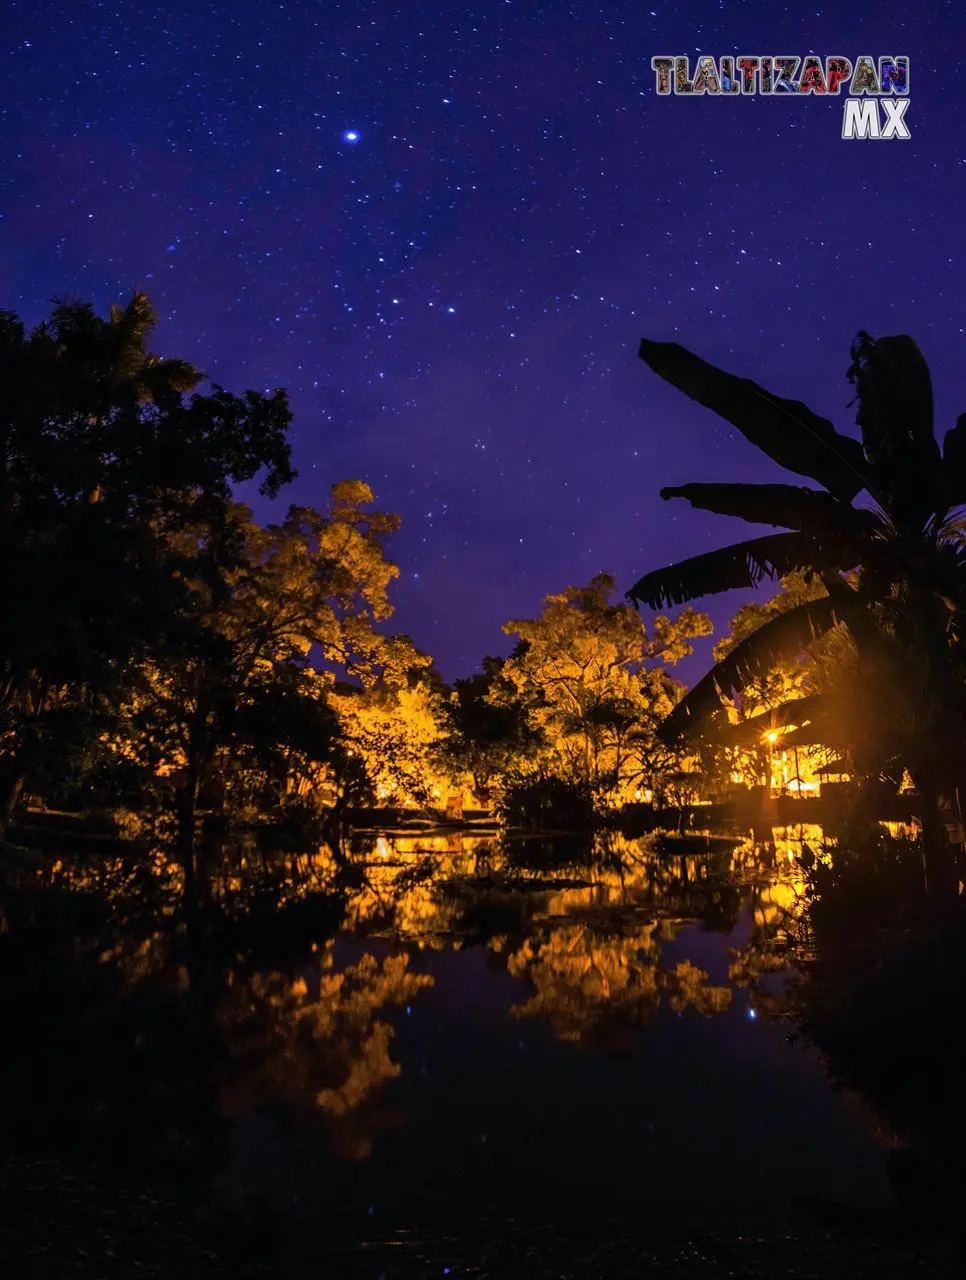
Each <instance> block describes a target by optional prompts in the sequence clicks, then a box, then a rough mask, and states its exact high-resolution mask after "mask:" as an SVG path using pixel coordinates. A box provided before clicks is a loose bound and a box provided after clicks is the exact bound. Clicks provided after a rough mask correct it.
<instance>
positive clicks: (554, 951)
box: [11, 828, 882, 1222]
mask: <svg viewBox="0 0 966 1280" xmlns="http://www.w3.org/2000/svg"><path fill="white" fill-rule="evenodd" d="M826 845H827V842H826V841H824V840H823V837H822V832H821V831H820V830H818V829H815V828H794V829H788V828H784V829H780V828H776V829H774V830H768V831H765V832H758V833H756V834H752V835H736V836H734V837H733V838H725V837H717V838H713V839H710V838H706V837H700V836H692V835H689V836H686V837H683V838H680V839H679V838H675V837H659V836H650V837H645V838H642V839H637V840H629V839H626V838H625V837H623V836H621V835H619V834H617V833H614V832H607V833H603V834H601V835H599V836H598V837H597V838H596V839H595V840H593V841H592V842H590V843H589V844H588V843H581V842H579V841H576V840H575V841H571V842H569V843H564V842H551V841H548V840H541V839H530V840H507V841H499V840H497V839H495V838H494V837H493V836H482V835H480V834H476V833H473V834H470V833H447V834H446V835H443V836H426V835H420V836H414V835H390V834H384V835H375V836H365V837H359V838H358V839H357V840H356V841H355V842H353V843H352V844H350V846H349V847H348V848H347V849H339V850H331V849H329V848H327V847H323V848H321V849H319V850H316V851H315V852H313V853H311V854H305V855H302V856H300V857H298V858H294V857H292V858H290V859H288V860H287V861H284V862H275V863H273V864H272V866H271V867H265V866H263V865H262V864H261V863H260V861H259V859H258V858H257V856H254V855H253V853H252V850H250V849H247V850H246V849H239V850H236V851H235V852H234V854H233V855H232V856H230V857H228V858H227V861H226V864H225V866H224V867H223V870H222V875H221V877H220V879H219V880H218V881H217V882H216V883H217V886H218V887H217V893H218V894H219V895H220V899H219V900H220V901H222V902H223V903H224V916H223V919H222V925H221V926H220V927H219V929H220V931H219V932H218V933H217V934H214V935H212V936H211V937H210V938H208V939H206V940H205V941H204V944H203V946H202V947H201V949H200V950H199V949H198V947H197V946H195V945H192V946H188V945H187V944H186V943H185V940H184V939H183V938H181V939H179V938H177V937H175V936H173V935H172V934H171V933H170V931H166V930H165V928H164V927H163V924H161V923H159V917H158V915H157V914H155V916H154V917H153V922H152V921H151V919H150V912H148V911H147V907H146V904H147V902H148V900H149V898H150V897H151V895H150V894H149V893H148V892H147V889H146V886H145V883H144V882H143V880H140V879H139V880H136V881H131V880H130V879H129V878H127V877H126V874H125V873H124V871H123V869H122V868H120V867H115V868H113V870H112V871H111V877H109V878H108V879H109V883H108V881H106V880H105V878H104V877H105V870H104V866H103V865H102V866H101V867H100V869H99V870H97V871H96V872H94V871H92V869H91V868H90V867H89V866H85V865H84V864H83V863H82V862H72V861H71V860H70V859H65V860H64V861H63V863H62V865H61V866H60V867H58V868H57V871H56V874H55V876H54V877H53V879H54V880H55V881H56V886H57V890H58V892H59V893H63V894H66V895H68V896H70V895H74V897H73V898H71V900H72V901H73V900H74V898H76V897H77V896H78V895H79V896H84V895H88V896H90V895H91V893H92V889H93V886H94V881H95V880H96V889H97V893H98V894H100V895H102V896H106V897H107V898H108V899H109V900H110V903H111V907H110V912H109V915H110V919H111V921H113V926H112V927H113V930H114V932H113V936H112V938H111V940H110V941H109V942H108V943H106V944H105V943H104V942H103V941H102V940H101V939H102V937H103V932H104V930H105V928H106V927H107V922H105V920H104V919H103V918H98V919H97V920H96V921H92V922H91V924H90V928H89V931H88V932H87V933H85V929H86V928H87V925H86V924H85V923H84V922H83V921H81V920H79V919H77V920H75V922H74V923H75V925H76V928H75V929H74V933H73V935H72V941H71V945H70V948H69V951H70V955H69V957H68V956H67V954H66V952H65V953H64V954H63V955H61V956H60V958H59V959H56V956H55V955H53V954H51V953H48V954H46V957H45V962H44V964H45V966H46V971H47V972H48V975H49V977H48V978H47V979H45V981H49V983H50V984H51V985H58V989H59V990H60V991H61V992H62V993H63V995H62V998H61V1000H60V1003H59V1006H58V1008H59V1009H60V1012H61V1015H62V1016H61V1020H60V1022H59V1023H58V1025H57V1027H56V1029H53V1028H48V1029H47V1031H46V1032H45V1037H44V1038H42V1041H41V1043H40V1045H39V1049H38V1052H39V1053H40V1054H41V1055H42V1058H43V1061H46V1062H54V1061H63V1060H64V1059H65V1055H66V1054H68V1053H72V1054H73V1055H74V1058H73V1060H74V1061H75V1062H76V1063H77V1064H78V1065H77V1069H76V1072H75V1074H76V1077H77V1079H76V1085H77V1087H76V1088H71V1087H68V1089H67V1091H66V1093H65V1096H64V1106H63V1107H62V1108H61V1109H60V1110H59V1111H58V1121H57V1122H58V1123H59V1124H61V1125H63V1126H67V1125H70V1124H74V1123H75V1122H76V1116H77V1115H78V1114H81V1113H82V1112H84V1111H85V1109H87V1110H93V1111H95V1112H96V1115H97V1125H98V1126H100V1128H99V1130H98V1131H99V1133H101V1134H102V1135H103V1133H104V1132H105V1125H107V1124H108V1123H110V1124H112V1125H113V1126H114V1128H115V1129H116V1133H117V1136H118V1140H119V1141H124V1140H127V1141H128V1142H129V1143H130V1144H131V1145H132V1146H136V1147H140V1148H141V1149H143V1150H147V1149H149V1148H150V1149H151V1150H152V1151H155V1152H163V1151H170V1149H171V1146H172V1131H176V1132H177V1133H178V1134H180V1138H179V1142H180V1148H181V1149H182V1150H184V1151H187V1152H188V1153H189V1154H190V1153H191V1152H192V1151H193V1152H194V1155H195V1157H196V1158H197V1159H198V1160H199V1161H200V1157H201V1154H202V1151H203V1152H204V1153H205V1156H206V1159H207V1163H206V1164H205V1174H204V1176H205V1178H207V1180H208V1181H207V1186H208V1188H209V1190H208V1193H207V1194H211V1193H212V1188H214V1190H215V1191H216V1193H217V1196H218V1197H219V1199H220V1200H222V1201H225V1202H233V1203H237V1204H239V1205H243V1204H245V1203H248V1202H249V1200H252V1199H259V1200H267V1201H269V1202H270V1203H271V1204H272V1205H273V1206H274V1208H275V1210H276V1211H277V1212H281V1213H283V1214H295V1215H298V1214H300V1213H301V1214H305V1215H307V1216H309V1217H312V1216H313V1215H314V1217H315V1218H316V1219H318V1218H319V1216H320V1215H322V1216H323V1217H325V1216H326V1215H329V1216H331V1215H332V1214H337V1212H338V1211H339V1206H341V1207H342V1210H343V1211H344V1213H348V1215H349V1218H350V1219H351V1221H353V1222H356V1220H357V1218H358V1216H359V1215H366V1214H367V1213H368V1208H369V1207H371V1205H372V1203H373V1202H378V1204H379V1205H380V1206H381V1208H380V1212H383V1213H385V1214H387V1215H388V1216H389V1217H393V1216H395V1217H396V1218H397V1219H398V1220H402V1219H404V1218H407V1219H411V1218H412V1217H413V1215H417V1216H418V1213H419V1212H431V1213H436V1212H444V1213H450V1212H456V1211H457V1210H458V1209H459V1207H460V1205H465V1203H466V1202H467V1199H468V1200H469V1201H470V1202H472V1203H473V1204H479V1205H483V1204H484V1203H486V1204H490V1205H491V1206H493V1205H497V1206H499V1205H501V1204H503V1205H506V1204H508V1203H509V1202H510V1200H513V1202H514V1204H515V1205H516V1209H515V1211H516V1212H519V1200H520V1197H521V1196H522V1197H523V1199H524V1200H525V1201H527V1202H530V1201H532V1197H533V1192H532V1186H533V1185H535V1184H538V1185H539V1186H540V1187H542V1188H543V1191H542V1192H541V1195H543V1196H544V1199H546V1198H547V1197H551V1192H552V1199H553V1203H554V1204H555V1205H558V1206H559V1205H561V1204H564V1203H567V1202H568V1198H570V1199H573V1198H575V1197H576V1198H577V1199H578V1200H579V1201H580V1202H581V1203H582V1204H584V1205H585V1206H586V1205H589V1204H590V1203H591V1202H598V1201H599V1202H600V1204H601V1205H605V1206H607V1208H608V1211H618V1210H621V1206H622V1205H623V1206H624V1207H625V1208H627V1209H628V1211H631V1209H630V1206H632V1205H634V1204H639V1203H640V1200H641V1197H642V1196H646V1197H648V1198H649V1200H652V1201H655V1202H662V1201H669V1200H678V1199H680V1200H681V1201H682V1203H685V1202H686V1203H687V1204H691V1203H692V1201H694V1200H695V1198H696V1199H697V1200H698V1201H700V1200H701V1199H702V1197H704V1202H706V1203H711V1202H718V1201H719V1200H720V1198H721V1196H722V1195H723V1194H724V1192H723V1190H722V1188H727V1193H726V1195H725V1198H726V1199H727V1198H728V1197H732V1198H733V1196H734V1195H735V1194H738V1193H737V1192H736V1191H735V1171H736V1170H741V1171H742V1179H741V1180H740V1184H741V1192H740V1194H742V1195H746V1196H747V1197H749V1198H750V1199H751V1200H756V1201H757V1200H762V1199H763V1200H765V1201H768V1200H770V1199H774V1198H775V1197H776V1196H777V1197H778V1199H779V1200H782V1201H783V1202H784V1199H785V1198H787V1196H788V1195H789V1194H790V1188H791V1187H792V1185H793V1184H794V1183H795V1181H796V1180H798V1181H799V1182H801V1183H803V1184H804V1185H803V1188H802V1189H804V1190H808V1189H809V1188H810V1187H811V1188H812V1189H814V1188H815V1187H816V1186H820V1187H821V1189H822V1190H828V1189H829V1188H830V1187H831V1188H832V1189H834V1188H835V1186H836V1185H838V1186H839V1187H840V1189H841V1188H844V1187H847V1186H850V1185H854V1184H855V1183H856V1180H857V1181H858V1183H859V1184H861V1185H864V1186H865V1187H866V1191H867V1195H868V1196H870V1197H871V1198H873V1199H874V1198H875V1196H876V1195H881V1194H882V1187H881V1178H880V1177H879V1174H878V1172H877V1166H876V1161H875V1152H874V1148H873V1146H872V1144H871V1143H870V1142H869V1141H868V1140H867V1139H866V1138H865V1137H864V1136H863V1135H862V1133H861V1130H860V1127H859V1125H858V1124H857V1123H854V1122H853V1120H852V1119H851V1118H850V1116H849V1113H848V1111H847V1108H846V1106H845V1104H844V1103H843V1102H842V1100H841V1099H840V1098H838V1097H837V1096H836V1095H835V1094H834V1093H833V1092H832V1090H831V1089H830V1088H829V1087H828V1086H827V1084H826V1083H825V1081H824V1079H823V1077H822V1072H821V1068H820V1065H819V1064H818V1062H817V1061H815V1060H814V1059H809V1058H806V1057H804V1056H803V1055H802V1053H801V1051H800V1050H798V1049H794V1048H792V1047H789V1046H788V1045H787V1044H786V1042H785V1039H784V1035H783V1033H782V1031H781V1029H780V1028H779V1029H778V1030H776V1029H775V1028H774V1025H773V1024H774V1022H775V1020H778V1019H780V1018H782V1017H785V1016H786V1015H787V1013H788V1009H789V1008H790V1007H791V1006H790V1005H789V1000H788V992H789V990H790V989H792V987H793V986H794V982H795V980H796V960H797V957H799V956H800V955H801V954H802V953H803V951H802V948H803V939H804V933H803V914H804V913H803V893H804V874H803V870H802V866H801V861H802V858H803V854H808V853H809V851H811V852H812V853H813V855H814V856H817V857H822V856H827V854H826V853H825V852H824V850H825V847H826ZM806 861H807V858H806ZM172 874H173V873H172V870H171V868H169V867H164V866H162V867H159V868H157V869H156V875H155V884H154V889H153V890H152V892H153V894H154V900H155V902H156V905H158V906H159V910H160V913H161V919H162V920H163V918H164V912H165V911H166V910H168V900H169V896H170V894H171V893H172V892H175V891H176V888H177V886H176V885H174V886H172V885H171V884H170V883H169V881H170V877H171V875H172ZM49 887H50V886H48V888H49ZM142 918H143V919H144V921H145V922H146V923H145V924H144V926H143V927H140V926H138V927H136V926H135V922H136V921H139V920H141V919H142ZM95 939H97V942H96V945H95ZM37 945H38V946H39V944H37ZM58 954H59V953H58ZM81 958H83V959H84V964H81ZM55 961H56V962H55ZM85 964H86V965H87V968H85V967H84V965H85ZM40 969H41V970H42V969H44V965H42V966H40ZM94 970H96V973H97V982H96V988H97V992H98V1000H100V1001H102V1003H101V1004H98V1006H97V1007H98V1008H99V1009H101V1010H102V1014H101V1013H99V1014H98V1015H97V1016H96V1017H94V1018H93V1019H92V1016H91V1013H90V1005H89V1003H85V1002H89V999H90V992H91V990H92V989H93V988H92V985H91V978H90V972H91V971H94ZM38 971H39V970H38ZM78 992H83V993H84V994H83V998H78V994H77V993H78ZM21 996H22V997H23V1001H24V1006H17V1005H16V1002H15V1001H11V1003H12V1004H13V1005H14V1006H15V1008H14V1009H13V1010H12V1011H11V1012H12V1013H16V1012H17V1011H19V1012H20V1013H21V1014H22V1012H23V1007H25V1006H26V1004H27V1003H28V1002H29V1000H30V999H31V998H33V999H37V998H39V997H38V993H37V992H36V991H34V992H32V993H28V992H26V991H22V992H21ZM119 1007H121V1008H123V1010H124V1016H123V1018H120V1019H119V1018H118V1013H117V1011H118V1008H119ZM159 1028H163V1031H159ZM132 1045H135V1046H137V1047H136V1048H134V1049H132V1047H131V1046H132ZM578 1050H579V1051H580V1052H578ZM32 1052H33V1046H30V1045H27V1046H26V1050H25V1058H24V1062H25V1064H26V1065H27V1066H28V1069H26V1070H25V1071H24V1072H23V1078H22V1079H21V1080H20V1082H19V1085H18V1088H19V1089H20V1090H21V1092H22V1093H29V1092H30V1090H31V1089H34V1091H35V1094H36V1095H37V1096H38V1097H39V1095H40V1093H41V1091H42V1089H43V1088H44V1087H46V1083H47V1082H46V1078H45V1076H44V1068H43V1065H41V1067H40V1069H39V1070H38V1069H37V1064H36V1063H35V1062H34V1061H32V1060H31V1053H32ZM132 1055H133V1056H132ZM189 1095H190V1099H191V1104H190V1106H189V1105H188V1102H187V1101H185V1099H187V1098H188V1097H189ZM162 1096H163V1097H164V1098H166V1099H167V1101H166V1104H165V1105H166V1110H165V1113H164V1120H163V1122H162V1121H161V1120H159V1119H158V1111H157V1106H158V1098H159V1097H162ZM657 1100H659V1101H657ZM102 1102H103V1103H104V1106H103V1107H102ZM99 1108H100V1109H99ZM111 1117H113V1119H111ZM203 1135H207V1136H203ZM629 1148H631V1149H633V1150H634V1151H635V1152H636V1156H635V1166H634V1167H635V1175H634V1181H633V1185H631V1184H630V1183H628V1181H627V1179H626V1177H625V1174H624V1168H625V1164H626V1152H627V1150H628V1149H629ZM645 1155H646V1159H643V1161H642V1160H641V1157H643V1156H645ZM186 1158H187V1157H186ZM778 1168H780V1169H783V1170H785V1172H786V1174H787V1177H785V1180H784V1181H781V1180H778V1181H776V1179H775V1171H776V1169H778ZM353 1169H355V1170H356V1171H357V1172H355V1173H353V1172H352V1170H353ZM401 1169H405V1171H406V1176H405V1177H403V1178H402V1179H401V1178H400V1170H401ZM216 1170H217V1171H218V1176H217V1177H216V1178H215V1179H214V1181H212V1179H211V1175H212V1174H213V1173H214V1172H215V1171H216ZM588 1170H592V1173H588ZM456 1171H458V1175H459V1176H458V1179H457V1180H456V1181H455V1182H454V1172H456ZM521 1179H522V1180H523V1181H524V1182H526V1183H527V1186H528V1187H530V1188H531V1189H530V1190H527V1191H523V1190H522V1189H521V1185H520V1180H521ZM877 1179H878V1180H877ZM544 1193H545V1194H544ZM545 1210H546V1211H548V1212H549V1209H546V1205H545ZM682 1211H683V1210H682ZM688 1211H689V1212H690V1211H691V1210H690V1209H689V1210H688Z"/></svg>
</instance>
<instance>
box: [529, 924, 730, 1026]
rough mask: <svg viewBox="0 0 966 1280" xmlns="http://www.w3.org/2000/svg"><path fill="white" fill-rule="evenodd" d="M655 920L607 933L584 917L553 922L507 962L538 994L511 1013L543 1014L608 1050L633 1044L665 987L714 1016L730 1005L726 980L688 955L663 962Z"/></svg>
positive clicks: (679, 1005)
mask: <svg viewBox="0 0 966 1280" xmlns="http://www.w3.org/2000/svg"><path fill="white" fill-rule="evenodd" d="M656 929H657V925H656V922H651V923H650V924H647V925H643V926H640V927H638V928H636V929H632V930H631V932H630V933H628V934H616V935H609V936H607V935H604V934H602V933H600V932H599V931H597V930H596V929H595V928H594V927H593V926H592V925H588V924H586V923H578V924H565V925H562V926H560V927H557V928H554V927H552V926H551V927H548V928H546V929H545V930H544V931H542V932H541V934H539V935H537V936H535V937H532V938H529V939H527V941H526V943H525V944H524V945H523V946H522V947H521V948H520V949H519V950H517V951H515V952H513V953H512V954H510V955H509V956H508V957H507V969H508V971H509V972H510V973H511V974H513V976H514V977H517V978H525V979H526V980H527V981H528V982H530V983H531V984H532V985H533V987H534V988H535V994H534V995H533V996H532V997H531V998H530V999H529V1000H528V1001H526V1002H525V1003H524V1004H518V1005H515V1006H514V1007H513V1008H512V1009H511V1013H512V1014H513V1016H514V1017H517V1018H544V1019H546V1020H547V1021H548V1022H549V1023H550V1025H551V1027H552V1028H553V1032H554V1035H555V1036H556V1037H557V1038H558V1039H559V1040H570V1041H576V1042H579V1043H583V1044H589V1045H592V1046H594V1047H599V1048H606V1049H609V1050H622V1049H627V1048H629V1047H630V1041H631V1034H630V1033H631V1031H632V1029H633V1028H635V1027H639V1026H642V1025H643V1024H645V1023H647V1022H650V1021H651V1019H653V1018H654V1017H655V1016H656V1015H657V1013H658V1011H659V1009H660V1007H661V997H662V993H664V994H666V996H667V1000H668V1003H669V1005H670V1007H671V1009H672V1010H674V1012H676V1013H680V1012H682V1011H683V1010H684V1009H686V1008H688V1007H689V1006H690V1007H693V1008H695V1009H697V1010H698V1012H700V1013H702V1014H704V1015H705V1016H709V1015H710V1014H712V1013H718V1012H722V1011H723V1010H725V1009H727V1007H728V1003H729V1001H730V999H731V991H730V989H729V988H728V987H714V986H710V985H709V984H708V975H707V973H705V972H704V971H703V970H701V969H698V968H696V967H695V966H694V965H692V964H690V963H689V962H687V961H684V962H682V963H680V964H678V965H677V966H676V967H675V968H674V969H673V970H666V969H661V968H660V967H659V965H658V958H659V956H660V943H659V941H658V938H657V937H656V936H655V930H656Z"/></svg>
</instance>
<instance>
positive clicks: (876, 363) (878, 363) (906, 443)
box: [848, 332, 942, 528]
mask: <svg viewBox="0 0 966 1280" xmlns="http://www.w3.org/2000/svg"><path fill="white" fill-rule="evenodd" d="M851 355H852V363H851V365H850V366H849V370H848V378H849V381H850V382H851V383H852V384H853V385H854V387H855V393H856V401H857V402H858V406H859V408H858V412H857V413H856V416H855V421H856V424H857V425H858V426H859V427H860V428H861V430H862V444H863V447H864V451H865V456H866V458H867V459H868V462H869V465H870V467H871V469H872V472H873V474H874V476H875V482H874V483H875V487H876V491H877V494H878V496H879V498H880V501H881V502H882V504H883V506H884V507H885V508H886V510H887V511H888V512H889V514H890V516H891V517H892V518H893V519H894V520H896V521H897V522H899V523H906V522H909V523H912V524H915V525H917V526H919V527H920V528H921V527H922V525H923V523H924V522H925V521H926V519H927V518H928V517H929V516H930V515H932V513H933V512H934V511H935V510H936V509H937V507H938V506H939V505H941V503H942V462H941V458H940V453H939V446H938V445H937V443H936V437H935V432H934V427H933V397H932V379H931V377H930V375H929V366H928V365H927V364H926V361H925V358H924V357H923V354H922V352H921V351H920V350H919V348H918V347H917V346H916V344H915V342H914V341H913V340H912V338H910V337H908V336H907V335H906V334H898V335H897V336H895V337H891V338H872V337H870V335H869V334H867V333H865V332H859V333H858V334H856V337H855V340H854V341H853V343H852V351H851Z"/></svg>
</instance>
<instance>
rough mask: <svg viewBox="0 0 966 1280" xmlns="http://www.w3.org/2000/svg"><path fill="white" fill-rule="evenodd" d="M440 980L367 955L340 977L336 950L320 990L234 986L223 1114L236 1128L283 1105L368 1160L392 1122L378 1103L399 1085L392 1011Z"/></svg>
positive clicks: (226, 1031) (226, 1021)
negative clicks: (323, 1123)
mask: <svg viewBox="0 0 966 1280" xmlns="http://www.w3.org/2000/svg"><path fill="white" fill-rule="evenodd" d="M432 983H433V979H432V978H431V977H430V976H428V975H425V974H414V973H410V972H409V969H408V957H407V956H405V955H394V956H389V957H387V958H386V959H384V960H382V961H380V960H378V959H377V958H376V957H375V956H373V955H369V954H367V955H364V956H363V957H362V959H361V960H360V961H359V962H358V963H357V964H354V965H350V966H348V967H347V968H345V969H341V970H338V969H336V968H335V967H334V957H333V949H332V943H329V944H327V945H326V947H325V948H324V950H322V951H321V952H320V953H319V955H318V969H317V970H316V971H315V972H314V973H313V976H312V986H311V988H310V987H309V984H308V981H307V979H306V978H305V977H300V978H297V979H295V980H294V981H293V980H292V979H290V978H286V977H285V976H284V975H282V974H280V973H256V974H254V975H253V976H251V977H250V978H247V979H245V980H233V981H231V982H230V984H229V987H228V990H227V992H226V994H225V997H224V999H223V1002H222V1004H221V1005H220V1007H219V1010H218V1013H217V1018H218V1022H219V1025H220V1027H221V1030H222V1033H223V1036H224V1040H225V1045H226V1049H227V1058H226V1060H225V1062H224V1064H223V1065H222V1066H221V1068H220V1070H219V1110H220V1112H221V1114H222V1115H224V1116H226V1117H228V1118H234V1117H237V1116H242V1115H246V1114H248V1113H250V1112H252V1111H256V1110H259V1109H261V1108H264V1107H273V1106H278V1105H282V1106H284V1107H286V1108H291V1109H292V1110H293V1111H294V1112H297V1113H302V1114H305V1113H315V1114H317V1115H322V1116H324V1117H325V1118H326V1120H327V1121H328V1123H329V1126H330V1129H331V1132H332V1135H333V1138H334V1140H335V1141H336V1143H337V1145H338V1146H339V1147H340V1149H341V1150H342V1151H343V1152H344V1154H349V1155H352V1156H355V1157H362V1156H365V1155H367V1154H368V1153H369V1151H370V1150H371V1147H372V1142H373V1138H374V1133H375V1131H376V1130H377V1129H378V1128H379V1127H380V1125H381V1123H384V1122H385V1118H384V1117H381V1116H380V1114H379V1113H378V1110H377V1104H378V1099H379V1094H380V1091H381V1089H382V1086H384V1085H385V1084H386V1083H387V1082H388V1081H389V1080H391V1079H393V1078H394V1077H396V1076H398V1075H399V1072H400V1067H399V1065H398V1064H397V1063H395V1062H393V1061H392V1058H391V1056H390V1052H389V1048H390V1042H391V1039H392V1034H393V1032H392V1027H391V1026H390V1025H389V1024H388V1023H387V1022H385V1021H383V1020H382V1019H380V1018H379V1016H378V1015H379V1014H380V1013H381V1012H382V1010H383V1009H385V1008H386V1007H387V1006H391V1005H397V1006H398V1005H403V1004H406V1003H407V1002H409V1001H410V1000H412V999H413V998H414V997H415V996H416V995H417V994H418V993H419V992H420V991H422V990H423V989H424V988H426V987H429V986H431V985H432Z"/></svg>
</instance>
